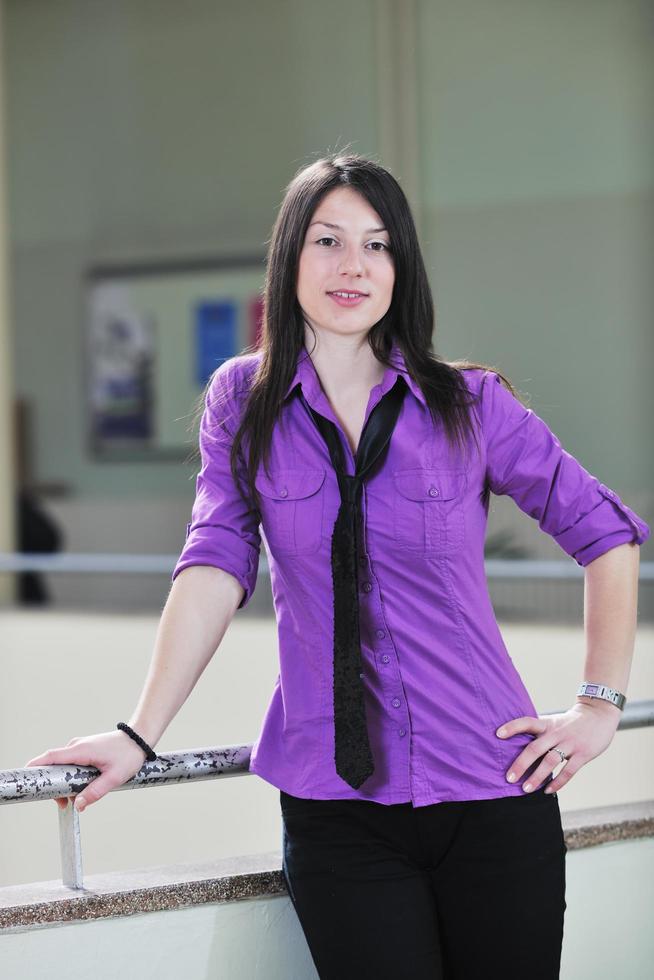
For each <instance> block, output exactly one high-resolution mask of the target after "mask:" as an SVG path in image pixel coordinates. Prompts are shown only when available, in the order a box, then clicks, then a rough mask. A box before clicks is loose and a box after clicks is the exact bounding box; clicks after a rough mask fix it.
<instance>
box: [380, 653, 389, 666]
mask: <svg viewBox="0 0 654 980" xmlns="http://www.w3.org/2000/svg"><path fill="white" fill-rule="evenodd" d="M390 659H391V658H390V657H389V656H388V654H387V653H385V654H384V655H383V657H382V658H381V662H382V663H383V664H387V663H389V662H390Z"/></svg>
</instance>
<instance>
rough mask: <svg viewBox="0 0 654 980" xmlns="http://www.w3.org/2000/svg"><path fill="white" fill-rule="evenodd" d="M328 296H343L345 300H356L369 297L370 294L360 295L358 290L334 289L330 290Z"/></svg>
mask: <svg viewBox="0 0 654 980" xmlns="http://www.w3.org/2000/svg"><path fill="white" fill-rule="evenodd" d="M327 295H328V296H342V297H343V299H356V297H357V296H368V293H360V292H359V291H358V290H352V289H332V290H329V292H328V294H327Z"/></svg>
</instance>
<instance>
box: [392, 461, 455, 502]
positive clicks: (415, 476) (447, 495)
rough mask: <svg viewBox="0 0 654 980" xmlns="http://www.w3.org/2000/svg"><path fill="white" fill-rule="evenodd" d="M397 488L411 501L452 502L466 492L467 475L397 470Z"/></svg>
mask: <svg viewBox="0 0 654 980" xmlns="http://www.w3.org/2000/svg"><path fill="white" fill-rule="evenodd" d="M393 478H394V480H395V486H396V488H397V490H398V491H399V492H400V493H401V494H402V496H403V497H408V499H409V500H436V501H438V500H452V499H453V498H454V497H459V496H460V495H461V494H462V493H463V491H464V490H465V485H466V475H465V473H464V472H462V471H457V470H435V469H419V470H396V471H395V472H394V473H393Z"/></svg>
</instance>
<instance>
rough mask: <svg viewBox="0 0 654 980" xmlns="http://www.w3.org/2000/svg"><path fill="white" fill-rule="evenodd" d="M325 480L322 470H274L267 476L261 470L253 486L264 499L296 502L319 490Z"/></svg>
mask: <svg viewBox="0 0 654 980" xmlns="http://www.w3.org/2000/svg"><path fill="white" fill-rule="evenodd" d="M324 479H325V470H324V469H305V468H302V469H283V470H275V471H274V472H272V473H271V474H270V476H268V475H267V474H266V473H265V471H264V470H263V469H262V471H261V473H259V474H258V475H257V478H256V480H255V481H254V485H255V486H256V488H257V490H258V491H259V492H260V493H262V494H263V495H264V497H273V498H274V499H275V500H298V499H300V498H302V497H310V496H311V495H312V494H314V493H316V491H317V490H320V488H321V486H322V485H323V482H324Z"/></svg>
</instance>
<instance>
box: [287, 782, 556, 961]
mask: <svg viewBox="0 0 654 980" xmlns="http://www.w3.org/2000/svg"><path fill="white" fill-rule="evenodd" d="M543 788H544V785H543V786H541V787H540V788H539V789H537V790H535V791H534V792H532V793H525V794H523V795H522V796H509V797H502V798H500V799H490V800H472V801H467V802H447V803H435V804H431V805H429V806H423V807H413V806H412V805H411V803H396V804H392V805H390V806H387V805H385V804H382V803H374V802H371V801H368V800H305V799H300V798H299V797H296V796H291V795H289V794H288V793H285V792H283V791H280V806H281V810H282V827H283V836H282V844H283V848H282V857H283V873H284V877H285V879H286V884H287V887H288V891H289V895H290V897H291V899H292V901H293V905H294V907H295V910H296V912H297V915H298V919H299V921H300V925H301V927H302V930H303V932H304V935H305V937H306V940H307V943H308V946H309V949H310V952H311V955H312V957H313V961H314V963H315V965H316V969H317V971H318V975H319V976H320V978H321V980H367V978H371V980H373V978H374V980H387V978H388V980H391V978H392V980H404V978H406V980H495V978H502V980H555V978H558V976H559V968H560V960H561V947H562V942H563V918H564V912H565V909H566V901H565V855H566V851H567V848H566V845H565V841H564V837H563V829H562V826H561V814H560V810H559V802H558V797H557V795H556V793H551V794H545V793H544V792H543Z"/></svg>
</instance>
